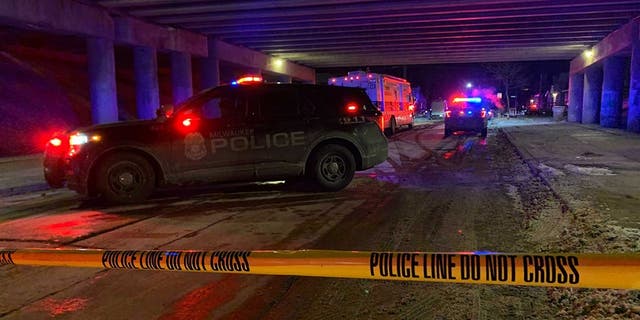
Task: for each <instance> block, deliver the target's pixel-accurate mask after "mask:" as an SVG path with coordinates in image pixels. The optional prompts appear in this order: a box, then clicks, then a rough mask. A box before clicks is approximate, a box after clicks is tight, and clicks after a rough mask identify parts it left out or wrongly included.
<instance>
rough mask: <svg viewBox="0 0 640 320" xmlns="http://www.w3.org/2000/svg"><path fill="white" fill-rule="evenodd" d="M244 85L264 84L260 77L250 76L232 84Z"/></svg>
mask: <svg viewBox="0 0 640 320" xmlns="http://www.w3.org/2000/svg"><path fill="white" fill-rule="evenodd" d="M243 83H247V84H248V83H262V77H258V76H248V77H242V78H240V79H238V80H236V81H233V82H231V84H232V85H237V84H243Z"/></svg>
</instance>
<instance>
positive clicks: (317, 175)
mask: <svg viewBox="0 0 640 320" xmlns="http://www.w3.org/2000/svg"><path fill="white" fill-rule="evenodd" d="M310 163H311V166H310V169H311V170H310V171H311V172H310V177H311V178H313V179H314V180H315V182H316V183H317V184H318V186H319V187H320V188H321V189H323V190H326V191H338V190H341V189H344V188H345V187H346V186H347V185H349V183H351V180H353V175H354V174H355V171H356V161H355V158H354V156H353V154H352V153H351V151H349V149H347V148H345V147H343V146H341V145H337V144H329V145H325V146H322V147H320V148H319V149H318V150H317V151H316V152H315V153H314V154H313V155H312V157H311V162H310Z"/></svg>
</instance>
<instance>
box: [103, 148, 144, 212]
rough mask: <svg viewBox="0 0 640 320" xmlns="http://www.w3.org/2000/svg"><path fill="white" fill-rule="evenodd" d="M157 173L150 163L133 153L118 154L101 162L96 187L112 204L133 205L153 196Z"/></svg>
mask: <svg viewBox="0 0 640 320" xmlns="http://www.w3.org/2000/svg"><path fill="white" fill-rule="evenodd" d="M155 179H156V177H155V172H154V171H153V168H152V167H151V164H150V163H149V161H147V160H146V159H145V158H143V157H141V156H139V155H137V154H133V153H116V154H112V155H110V156H107V158H105V159H104V160H103V161H101V162H100V164H99V167H98V169H97V171H96V187H97V190H98V192H99V194H100V196H101V197H103V198H104V199H105V200H106V201H108V202H112V203H133V202H138V201H142V200H144V199H146V198H148V197H149V195H151V192H153V189H154V186H155Z"/></svg>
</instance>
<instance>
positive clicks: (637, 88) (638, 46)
mask: <svg viewBox="0 0 640 320" xmlns="http://www.w3.org/2000/svg"><path fill="white" fill-rule="evenodd" d="M639 33H640V31H636V34H635V36H634V40H633V44H632V46H631V81H629V113H628V116H627V130H629V131H633V132H640V35H639Z"/></svg>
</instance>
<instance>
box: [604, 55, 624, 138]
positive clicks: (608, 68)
mask: <svg viewBox="0 0 640 320" xmlns="http://www.w3.org/2000/svg"><path fill="white" fill-rule="evenodd" d="M624 68H625V60H624V58H621V57H608V58H606V59H605V60H604V68H603V70H602V78H603V79H602V100H601V101H602V102H601V105H600V106H601V107H600V125H601V126H603V127H607V128H618V127H619V126H620V116H621V114H622V86H623V85H624V78H623V77H624V75H625V70H624Z"/></svg>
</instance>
